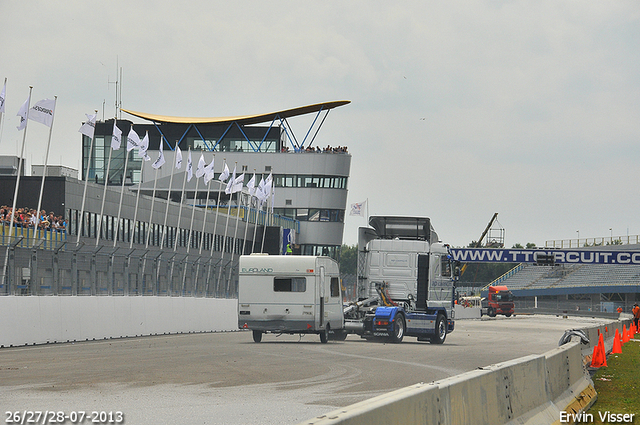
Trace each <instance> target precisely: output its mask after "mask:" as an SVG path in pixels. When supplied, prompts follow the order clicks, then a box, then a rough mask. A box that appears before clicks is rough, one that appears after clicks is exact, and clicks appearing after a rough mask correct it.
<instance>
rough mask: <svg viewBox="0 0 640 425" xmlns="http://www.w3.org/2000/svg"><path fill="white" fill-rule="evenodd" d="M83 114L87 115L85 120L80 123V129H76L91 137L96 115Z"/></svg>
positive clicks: (93, 132)
mask: <svg viewBox="0 0 640 425" xmlns="http://www.w3.org/2000/svg"><path fill="white" fill-rule="evenodd" d="M85 115H86V116H87V121H86V122H85V123H84V124H82V127H80V130H78V132H79V133H82V134H84V135H85V136H87V137H88V138H90V139H93V135H94V134H95V131H96V117H97V116H98V115H97V114H85Z"/></svg>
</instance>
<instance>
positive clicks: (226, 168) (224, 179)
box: [218, 163, 229, 183]
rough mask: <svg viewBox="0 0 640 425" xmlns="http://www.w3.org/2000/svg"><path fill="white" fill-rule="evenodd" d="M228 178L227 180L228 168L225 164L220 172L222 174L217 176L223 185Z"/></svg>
mask: <svg viewBox="0 0 640 425" xmlns="http://www.w3.org/2000/svg"><path fill="white" fill-rule="evenodd" d="M228 178H229V167H228V166H227V164H226V163H225V164H224V170H222V173H221V174H220V175H219V176H218V180H220V181H221V182H223V183H224V182H225V181H227V179H228Z"/></svg>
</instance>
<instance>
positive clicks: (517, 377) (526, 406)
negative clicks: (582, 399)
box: [491, 355, 549, 422]
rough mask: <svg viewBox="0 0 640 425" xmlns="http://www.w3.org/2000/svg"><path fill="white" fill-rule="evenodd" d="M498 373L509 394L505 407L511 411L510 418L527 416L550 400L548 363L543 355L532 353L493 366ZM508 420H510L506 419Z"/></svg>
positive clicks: (492, 368)
mask: <svg viewBox="0 0 640 425" xmlns="http://www.w3.org/2000/svg"><path fill="white" fill-rule="evenodd" d="M491 370H492V371H494V372H495V373H497V374H498V376H499V378H498V381H499V382H501V384H502V385H503V386H504V391H505V393H506V396H507V400H506V401H505V403H506V404H505V408H508V410H510V411H511V415H512V416H511V417H510V418H508V419H509V420H513V419H515V418H519V417H522V416H526V415H527V414H530V413H531V412H532V411H534V410H536V409H538V408H539V407H540V406H544V405H545V404H546V403H547V402H548V401H549V397H548V396H547V390H546V364H545V357H544V356H543V355H531V356H526V357H522V358H519V359H515V360H511V361H509V362H504V363H499V364H496V365H493V366H491ZM505 422H508V421H505Z"/></svg>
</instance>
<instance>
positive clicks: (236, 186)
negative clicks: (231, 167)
mask: <svg viewBox="0 0 640 425" xmlns="http://www.w3.org/2000/svg"><path fill="white" fill-rule="evenodd" d="M243 186H244V173H242V174H240V175H239V176H238V177H236V178H235V179H234V180H233V186H231V193H236V192H241V191H242V187H243Z"/></svg>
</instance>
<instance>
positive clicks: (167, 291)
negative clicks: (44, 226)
mask: <svg viewBox="0 0 640 425" xmlns="http://www.w3.org/2000/svg"><path fill="white" fill-rule="evenodd" d="M34 242H35V244H34ZM65 243H66V242H61V243H58V244H57V245H56V246H55V248H53V249H44V246H45V244H44V242H43V241H42V240H37V239H33V238H31V239H27V238H24V237H22V236H21V237H18V238H14V243H13V244H8V245H7V246H6V247H0V266H2V265H4V267H2V269H0V295H123V296H126V295H134V296H136V295H141V296H144V295H154V296H162V295H165V296H187V297H214V298H233V297H235V296H236V294H237V270H236V267H237V266H236V264H237V261H234V260H237V258H238V253H237V252H236V253H234V254H233V256H232V255H231V254H230V253H229V252H226V253H225V256H224V258H221V253H220V252H215V253H214V254H213V255H210V254H209V253H207V254H203V255H198V254H197V253H191V254H187V253H184V252H182V253H181V252H173V251H166V250H165V251H161V250H144V249H121V248H115V249H114V248H112V247H106V246H104V245H102V246H99V247H97V248H95V247H88V246H85V245H82V244H81V245H80V246H79V247H76V246H75V245H73V247H72V248H70V247H69V245H68V244H67V245H65ZM22 245H25V246H27V247H29V248H26V247H24V248H23V247H22ZM63 247H66V249H64V250H63V249H62V248H63Z"/></svg>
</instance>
